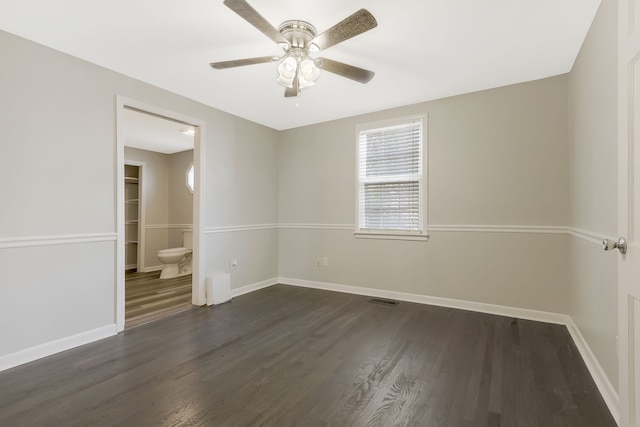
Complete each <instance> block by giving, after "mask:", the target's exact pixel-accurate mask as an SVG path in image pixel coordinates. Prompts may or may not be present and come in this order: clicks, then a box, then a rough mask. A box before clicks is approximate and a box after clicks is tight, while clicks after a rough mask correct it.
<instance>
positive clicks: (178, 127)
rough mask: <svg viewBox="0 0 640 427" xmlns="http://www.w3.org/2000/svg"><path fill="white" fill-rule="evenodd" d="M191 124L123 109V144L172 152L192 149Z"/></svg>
mask: <svg viewBox="0 0 640 427" xmlns="http://www.w3.org/2000/svg"><path fill="white" fill-rule="evenodd" d="M187 130H191V131H194V130H195V129H194V128H193V126H189V125H185V124H183V123H178V122H174V121H173V120H168V119H164V118H160V117H156V116H152V115H149V114H145V113H141V112H138V111H133V110H128V109H125V110H124V145H126V146H127V147H133V148H140V149H142V150H148V151H157V152H159V153H164V154H173V153H178V152H180V151H185V150H192V149H193V146H194V140H195V138H194V136H193V134H190V135H188V134H185V133H184V132H186V131H187Z"/></svg>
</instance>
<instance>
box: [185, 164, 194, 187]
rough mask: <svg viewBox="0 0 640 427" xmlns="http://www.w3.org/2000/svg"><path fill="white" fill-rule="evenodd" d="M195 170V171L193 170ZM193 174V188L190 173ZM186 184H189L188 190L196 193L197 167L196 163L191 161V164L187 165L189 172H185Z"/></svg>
mask: <svg viewBox="0 0 640 427" xmlns="http://www.w3.org/2000/svg"><path fill="white" fill-rule="evenodd" d="M192 171H193V172H192ZM190 173H191V174H193V188H192V186H191V185H189V184H191V183H190V182H189V175H190ZM185 185H186V186H187V190H189V192H190V193H191V194H195V190H196V167H195V164H193V163H191V164H189V166H188V167H187V172H186V174H185Z"/></svg>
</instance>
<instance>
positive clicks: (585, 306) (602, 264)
mask: <svg viewBox="0 0 640 427" xmlns="http://www.w3.org/2000/svg"><path fill="white" fill-rule="evenodd" d="M617 13H618V10H617V2H616V1H614V0H603V1H602V3H601V5H600V9H599V10H598V13H597V15H596V17H595V20H594V22H593V24H592V25H591V29H590V31H589V33H588V35H587V38H586V40H585V42H584V44H583V46H582V49H581V51H580V53H579V55H578V58H577V60H576V62H575V64H574V67H573V69H572V71H571V73H570V75H569V111H570V133H571V137H570V150H571V151H570V152H571V156H570V159H571V164H570V166H571V167H570V172H571V174H570V182H571V191H570V195H571V197H570V201H571V203H570V216H569V224H570V226H571V227H573V228H575V229H578V230H583V231H585V232H586V233H587V234H589V235H591V236H595V237H593V238H591V239H584V238H579V237H575V236H572V237H571V242H570V245H571V246H570V249H571V254H572V257H571V263H570V281H569V284H570V294H569V295H570V299H569V301H570V305H569V314H570V315H571V317H572V318H573V319H574V321H575V322H576V324H577V325H578V327H579V328H580V331H581V333H582V335H583V336H584V338H585V340H586V341H587V342H588V344H589V347H590V348H591V350H592V351H593V353H594V354H595V356H596V357H597V359H598V361H599V363H600V365H601V366H602V368H603V369H604V371H605V373H606V375H607V377H608V378H609V381H610V382H611V383H612V384H613V385H614V387H617V384H618V378H617V377H618V373H617V370H618V363H617V354H616V351H615V348H616V335H617V319H618V310H617V281H618V272H617V262H618V256H617V253H605V252H604V251H603V250H602V247H601V245H600V243H599V241H600V239H601V237H600V239H599V238H598V236H606V237H609V238H617V237H616V236H617V229H616V228H617V203H618V201H617V191H618V190H617V188H618V187H617V169H618V163H617V161H618V160H617V138H618V136H617V135H618V134H617V126H618V125H617V123H618V121H617V120H618V119H617V113H618V106H617V102H618V101H617V91H618V88H617V82H618V74H617V73H618V71H617V34H618V24H617Z"/></svg>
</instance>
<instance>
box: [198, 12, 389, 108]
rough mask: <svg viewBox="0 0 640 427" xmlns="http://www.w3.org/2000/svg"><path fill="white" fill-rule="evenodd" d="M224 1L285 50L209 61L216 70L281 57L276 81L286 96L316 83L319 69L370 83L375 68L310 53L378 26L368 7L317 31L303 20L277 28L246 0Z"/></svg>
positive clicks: (289, 22) (290, 22)
mask: <svg viewBox="0 0 640 427" xmlns="http://www.w3.org/2000/svg"><path fill="white" fill-rule="evenodd" d="M224 5H225V6H227V7H228V8H230V9H231V10H233V11H234V12H235V13H237V14H238V15H240V17H241V18H243V19H244V20H245V21H247V22H248V23H250V24H251V25H253V26H254V27H255V28H257V29H258V30H260V31H261V32H262V33H263V34H264V35H266V36H267V37H269V38H270V39H271V40H273V41H274V42H276V43H277V44H278V46H280V47H281V48H282V49H283V50H284V52H285V53H284V55H283V56H281V57H278V56H260V57H257V58H246V59H237V60H233V61H222V62H212V63H211V64H209V65H211V66H212V67H213V68H215V69H217V70H222V69H226V68H233V67H242V66H245V65H253V64H261V63H265V62H276V61H280V65H279V66H278V79H277V81H278V83H280V84H281V85H283V86H284V87H285V91H284V96H286V97H292V96H298V95H299V94H300V91H301V90H302V89H304V88H306V87H309V86H313V84H314V82H315V80H316V79H317V78H318V76H319V75H320V70H324V71H328V72H330V73H334V74H337V75H339V76H343V77H346V78H348V79H351V80H355V81H357V82H360V83H368V82H369V81H370V80H371V79H372V78H373V76H374V75H375V73H374V72H373V71H369V70H365V69H363V68H358V67H354V66H353V65H348V64H344V63H342V62H338V61H333V60H331V59H327V58H315V59H314V58H312V57H311V56H310V54H311V53H315V52H319V51H321V50H323V49H327V48H329V47H331V46H334V45H336V44H338V43H342V42H343V41H345V40H348V39H350V38H352V37H355V36H357V35H359V34H362V33H364V32H366V31H369V30H371V29H373V28H375V27H376V26H377V25H378V23H377V22H376V19H375V18H374V17H373V15H372V14H371V13H370V12H369V11H367V10H366V9H360V10H359V11H357V12H355V13H354V14H352V15H350V16H348V17H347V18H345V19H343V20H342V21H340V22H338V23H337V24H336V25H334V26H333V27H331V28H329V29H328V30H326V31H325V32H323V33H321V34H316V29H315V28H314V27H313V25H311V24H309V23H308V22H306V21H300V20H289V21H285V22H283V23H282V24H281V25H280V27H278V29H277V30H276V29H275V28H274V27H273V26H272V25H271V24H270V23H269V22H268V21H267V20H266V19H264V18H263V17H262V15H260V14H259V13H258V12H257V11H256V10H255V9H254V8H253V7H251V5H250V4H249V3H247V2H246V1H245V0H224Z"/></svg>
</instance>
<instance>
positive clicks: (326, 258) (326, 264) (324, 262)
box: [322, 256, 329, 267]
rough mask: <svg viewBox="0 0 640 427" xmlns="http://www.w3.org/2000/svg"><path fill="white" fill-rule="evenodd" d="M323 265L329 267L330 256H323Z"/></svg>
mask: <svg viewBox="0 0 640 427" xmlns="http://www.w3.org/2000/svg"><path fill="white" fill-rule="evenodd" d="M322 265H323V266H324V267H327V266H328V265H329V257H326V256H324V257H322Z"/></svg>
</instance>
